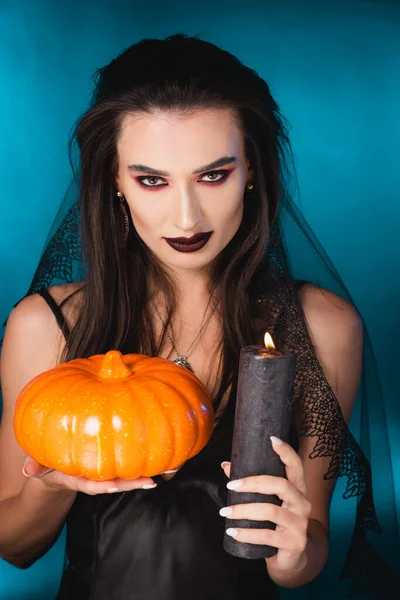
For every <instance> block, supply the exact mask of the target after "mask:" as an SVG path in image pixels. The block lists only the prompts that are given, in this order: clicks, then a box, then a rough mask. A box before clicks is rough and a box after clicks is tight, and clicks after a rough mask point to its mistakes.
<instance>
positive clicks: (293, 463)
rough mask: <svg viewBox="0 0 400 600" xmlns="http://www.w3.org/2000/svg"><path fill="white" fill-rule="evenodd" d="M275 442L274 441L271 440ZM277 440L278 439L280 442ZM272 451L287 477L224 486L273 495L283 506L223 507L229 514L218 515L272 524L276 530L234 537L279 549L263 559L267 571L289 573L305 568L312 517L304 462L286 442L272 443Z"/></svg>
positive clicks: (251, 479) (245, 480) (246, 532)
mask: <svg viewBox="0 0 400 600" xmlns="http://www.w3.org/2000/svg"><path fill="white" fill-rule="evenodd" d="M274 439H277V438H274ZM279 441H280V440H279ZM272 447H273V449H274V450H275V452H276V453H277V454H278V455H279V456H280V458H281V460H282V462H283V463H284V464H285V470H286V476H287V479H285V478H284V477H275V476H272V475H257V476H255V477H246V478H243V479H242V480H240V481H242V484H241V485H240V486H239V487H235V486H234V485H232V484H234V483H236V482H233V481H231V482H229V483H228V484H227V487H228V488H229V489H234V490H235V492H258V493H259V494H276V495H277V496H278V497H279V498H280V499H281V500H282V501H283V504H282V506H276V505H275V504H269V503H266V502H264V503H262V502H260V503H254V504H253V503H251V504H236V505H234V506H230V507H225V508H230V509H232V511H231V513H230V514H229V515H228V514H226V512H227V511H225V510H224V509H221V511H220V514H221V516H226V517H227V518H228V519H249V520H255V521H271V522H273V523H276V529H275V530H273V529H236V530H233V533H235V531H236V532H237V534H236V535H234V536H233V537H234V538H235V540H238V541H239V542H247V543H249V544H267V545H268V546H273V547H275V548H278V552H277V553H276V554H275V555H274V556H271V557H269V558H266V559H265V561H266V563H267V569H268V570H269V569H272V570H273V571H274V572H277V571H279V572H282V573H288V572H291V571H294V570H297V569H299V568H301V567H302V565H303V564H304V565H305V561H306V552H305V550H306V546H307V529H308V519H309V516H310V514H311V503H310V501H309V500H308V499H307V489H306V483H305V479H304V470H303V463H302V461H301V458H300V456H299V455H298V454H297V453H296V451H295V450H294V449H293V448H292V447H291V446H290V445H289V444H286V443H285V442H282V443H281V444H278V443H273V444H272ZM221 466H222V468H223V469H224V472H225V475H226V476H227V477H229V476H230V469H231V465H230V463H229V462H224V463H222V465H221Z"/></svg>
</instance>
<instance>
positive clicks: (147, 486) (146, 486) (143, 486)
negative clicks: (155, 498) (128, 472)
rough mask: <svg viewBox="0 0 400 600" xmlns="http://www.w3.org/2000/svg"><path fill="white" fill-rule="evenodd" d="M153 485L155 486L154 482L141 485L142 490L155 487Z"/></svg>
mask: <svg viewBox="0 0 400 600" xmlns="http://www.w3.org/2000/svg"><path fill="white" fill-rule="evenodd" d="M155 487H157V484H156V483H153V484H151V485H142V489H143V490H151V489H152V488H155Z"/></svg>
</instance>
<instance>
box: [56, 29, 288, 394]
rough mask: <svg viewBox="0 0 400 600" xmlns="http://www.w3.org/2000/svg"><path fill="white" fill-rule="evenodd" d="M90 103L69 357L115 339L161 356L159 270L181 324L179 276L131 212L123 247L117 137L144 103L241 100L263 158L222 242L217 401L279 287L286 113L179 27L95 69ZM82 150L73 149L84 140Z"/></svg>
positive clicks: (249, 74)
mask: <svg viewBox="0 0 400 600" xmlns="http://www.w3.org/2000/svg"><path fill="white" fill-rule="evenodd" d="M95 84H96V85H95V90H94V94H93V97H92V102H91V106H90V108H89V110H88V111H87V112H86V113H85V114H84V115H83V116H82V117H81V118H80V119H79V121H78V122H77V125H76V128H75V130H74V133H73V137H72V138H71V141H70V146H69V152H70V160H71V164H72V167H73V169H74V172H75V175H76V178H77V180H78V184H79V191H80V195H79V200H80V207H81V234H82V242H83V251H84V266H85V278H84V284H85V285H84V294H83V301H82V305H81V310H80V314H79V316H78V318H77V320H76V322H75V324H74V327H73V329H72V331H71V335H70V336H69V339H68V341H67V345H66V347H65V350H64V353H63V360H71V359H73V358H76V357H84V356H86V357H87V356H90V355H92V354H97V353H104V352H106V351H107V350H110V349H120V350H121V351H122V352H127V351H129V352H139V353H142V354H148V355H150V356H154V355H157V353H158V351H159V349H160V348H161V346H162V343H163V340H164V335H165V330H164V331H163V335H162V338H161V340H156V339H155V333H154V331H153V328H152V320H151V318H150V312H149V310H150V309H149V275H151V277H152V280H153V281H156V282H157V288H158V289H159V290H162V292H163V294H164V296H165V299H166V305H167V309H168V321H167V326H168V325H169V323H170V321H171V319H172V316H173V314H174V310H175V307H176V300H175V298H176V295H175V294H176V290H175V286H174V282H173V281H172V280H171V278H170V277H169V276H168V274H167V273H166V272H165V270H164V269H163V268H162V265H161V264H160V263H159V261H158V260H157V258H156V257H155V256H154V255H153V253H151V252H150V250H149V249H148V248H147V247H146V245H145V244H144V243H143V242H142V240H141V238H140V237H139V236H138V234H137V233H136V230H135V228H134V225H133V223H132V221H131V219H130V217H129V221H130V234H129V237H128V240H127V244H126V245H125V246H122V245H121V243H120V241H121V238H122V235H123V230H122V229H123V219H122V218H121V214H120V210H119V206H118V202H117V197H116V191H117V190H116V187H115V180H116V174H117V170H118V156H117V148H116V143H117V139H118V136H119V132H120V127H121V122H122V119H123V117H124V116H125V115H126V114H129V113H132V112H137V111H140V112H144V113H146V112H147V113H148V112H151V111H154V110H155V109H161V110H166V111H172V110H173V111H179V113H181V114H182V113H191V112H192V111H193V110H196V109H202V108H230V109H232V111H233V114H234V116H235V119H236V122H237V124H238V125H239V127H240V129H241V131H242V132H243V134H244V140H245V152H246V156H247V158H248V159H249V160H250V163H251V165H252V168H253V172H254V177H253V182H254V191H252V192H246V194H250V193H251V201H247V202H246V194H245V198H244V211H243V219H242V223H241V225H240V227H239V230H238V231H237V233H236V235H235V236H234V238H233V239H232V240H231V242H230V243H229V244H228V245H227V247H226V248H225V249H224V250H223V251H222V252H221V253H220V255H219V256H218V257H217V260H216V261H215V267H214V268H213V273H212V277H211V281H210V294H212V293H213V291H214V290H215V288H216V286H217V284H218V287H219V289H220V290H221V291H222V294H223V295H222V305H221V308H222V315H223V322H222V342H221V364H220V367H221V373H222V376H221V381H220V384H219V389H218V390H217V391H216V394H215V400H216V404H218V403H219V400H220V399H221V398H222V396H223V394H224V392H225V390H226V389H227V387H228V386H229V384H230V383H231V382H233V383H235V372H236V367H237V363H238V358H239V351H240V348H241V347H242V346H244V345H248V344H252V343H255V336H256V331H255V327H254V322H253V315H254V314H255V310H256V307H255V300H256V298H257V295H258V294H259V293H262V292H263V291H265V290H267V288H268V276H269V273H270V269H271V265H270V262H269V259H268V256H267V252H266V249H267V244H268V239H269V234H270V231H271V228H272V226H273V224H274V222H275V219H276V218H277V214H278V207H279V202H280V201H281V199H282V198H284V197H285V195H286V194H288V190H287V187H286V186H285V181H286V175H287V174H288V173H291V174H292V175H293V173H294V171H293V168H292V167H291V169H292V170H291V171H290V169H289V167H288V165H289V162H288V159H291V163H290V164H291V165H294V161H293V160H292V150H291V146H290V142H289V139H288V135H287V126H286V120H285V119H284V117H283V116H282V115H281V114H280V112H279V108H278V105H277V103H276V102H275V100H274V99H273V97H272V95H271V93H270V90H269V87H268V85H267V83H266V82H265V81H264V80H263V79H262V78H260V77H259V76H258V75H257V73H256V72H255V71H254V70H252V69H250V68H248V67H246V66H245V65H243V64H242V63H241V62H240V61H239V60H238V59H237V58H236V57H234V56H233V55H232V54H230V53H229V52H227V51H225V50H222V49H220V48H218V47H217V46H215V45H214V44H211V43H209V42H206V41H202V40H200V39H198V37H197V36H194V37H190V36H187V35H184V34H177V35H172V36H170V37H167V38H166V39H162V40H158V39H144V40H141V41H140V42H139V43H137V44H134V45H133V46H131V47H129V48H128V49H127V50H125V51H124V52H122V53H121V54H120V55H119V56H118V57H117V58H116V59H115V60H113V61H112V62H111V63H110V64H108V65H107V66H105V67H103V68H101V69H99V70H98V71H96V73H95ZM75 143H76V144H77V147H78V155H79V159H78V161H77V164H75V163H74V159H73V154H74V152H73V148H74V144H75Z"/></svg>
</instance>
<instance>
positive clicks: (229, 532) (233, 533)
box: [226, 527, 238, 537]
mask: <svg viewBox="0 0 400 600" xmlns="http://www.w3.org/2000/svg"><path fill="white" fill-rule="evenodd" d="M237 534H238V530H237V529H233V527H229V529H227V530H226V535H230V536H232V537H236V536H237Z"/></svg>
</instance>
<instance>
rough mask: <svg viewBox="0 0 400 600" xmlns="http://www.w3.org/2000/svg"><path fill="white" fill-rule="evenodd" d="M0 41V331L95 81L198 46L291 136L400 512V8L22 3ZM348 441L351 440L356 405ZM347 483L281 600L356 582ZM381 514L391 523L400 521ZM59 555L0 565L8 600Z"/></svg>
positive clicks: (34, 593)
mask: <svg viewBox="0 0 400 600" xmlns="http://www.w3.org/2000/svg"><path fill="white" fill-rule="evenodd" d="M0 27H1V35H0V40H1V41H0V44H1V55H2V59H3V60H2V62H1V63H0V72H1V81H2V86H1V92H0V111H1V115H2V119H1V135H0V156H1V161H0V177H1V189H2V190H3V194H2V199H1V205H0V227H1V235H0V285H1V288H0V289H1V295H0V318H1V319H3V320H4V318H5V317H6V315H7V314H8V313H9V311H10V310H11V308H12V305H13V304H14V303H15V302H16V301H17V300H18V299H19V298H20V297H22V296H23V295H24V294H25V293H26V291H27V288H28V285H29V283H30V280H31V277H32V275H33V273H34V270H35V267H36V266H37V262H38V260H39V258H40V254H41V251H42V248H43V244H44V242H45V240H46V236H47V234H48V231H49V228H50V226H51V224H52V221H53V219H54V217H55V215H56V213H57V210H58V208H59V205H60V202H61V199H62V197H63V194H64V193H65V191H66V188H67V186H68V184H69V182H70V178H71V173H70V167H69V163H68V159H67V139H68V136H69V133H70V129H71V128H72V126H73V124H74V121H75V120H76V118H77V117H78V115H79V114H81V113H82V112H83V111H84V110H85V108H86V107H87V104H88V101H89V95H90V92H91V90H92V82H91V76H92V74H93V72H94V70H95V69H96V68H97V67H99V66H103V65H104V64H106V63H107V62H109V61H110V60H111V59H112V58H113V57H114V56H115V55H117V54H118V53H119V52H121V51H122V50H123V49H125V48H126V47H128V46H129V45H131V44H132V43H134V42H136V41H138V40H139V39H141V38H143V37H164V36H166V35H170V34H172V33H177V32H184V33H187V34H190V35H194V34H199V35H200V37H201V38H203V39H206V40H208V41H211V42H213V43H215V44H217V45H219V46H221V47H223V48H225V49H227V50H229V51H231V52H233V53H234V54H236V55H237V56H238V57H239V58H240V59H241V60H242V61H244V62H245V63H246V64H247V65H249V66H251V67H252V68H255V69H256V71H257V72H258V73H259V74H260V75H261V76H262V77H264V78H265V79H266V80H267V81H268V83H269V85H270V87H271V90H272V93H273V95H274V96H275V98H276V99H277V101H278V103H279V105H280V107H281V109H282V111H283V114H284V115H285V116H286V117H287V118H288V119H289V121H290V122H291V124H292V130H291V140H292V143H293V147H294V151H295V157H296V165H297V170H298V178H299V183H300V190H301V198H300V207H301V209H302V211H303V213H304V215H305V216H306V218H307V219H308V220H309V222H310V224H311V226H312V227H313V229H314V231H315V233H316V234H317V236H318V237H319V239H320V241H321V242H322V244H323V245H324V247H325V249H326V250H327V252H328V254H329V255H330V257H331V258H332V260H333V262H334V263H335V265H336V267H337V269H338V271H339V272H340V274H341V276H342V278H343V280H344V282H345V283H346V285H347V286H348V288H349V290H350V292H351V294H352V296H353V299H354V301H355V303H356V305H357V307H358V308H359V310H360V312H361V314H362V316H363V318H364V321H365V323H366V324H367V326H368V329H369V331H370V334H371V336H372V339H373V342H374V347H375V350H376V354H377V358H378V364H379V368H380V372H381V375H382V386H383V392H384V406H380V407H376V410H378V411H382V412H383V413H384V414H385V415H386V418H387V422H388V428H389V429H388V433H389V438H388V439H389V443H390V451H391V454H392V461H393V472H394V482H395V488H396V493H397V498H399V495H400V441H399V440H400V435H399V434H400V403H399V401H398V397H399V396H398V387H397V381H398V372H397V368H398V367H397V365H398V363H399V360H400V352H399V343H398V335H399V331H400V328H399V317H398V307H399V300H400V277H398V276H397V273H398V269H399V262H400V261H399V257H400V252H399V245H400V242H399V237H400V236H399V234H398V230H399V226H400V218H399V217H400V203H399V192H398V190H399V188H400V175H399V168H398V152H397V149H398V145H399V142H400V121H399V109H398V107H399V106H400V77H399V75H400V73H399V71H400V63H399V55H400V42H399V39H400V7H399V4H398V3H397V2H394V1H393V2H390V1H386V2H384V1H375V2H374V1H361V0H360V1H347V2H330V1H327V2H304V1H303V2H295V1H292V2H289V1H288V0H281V1H279V2H268V1H266V0H264V1H263V2H254V1H253V2H252V1H247V2H235V1H234V0H230V1H222V2H218V4H217V5H215V4H214V3H213V2H211V1H209V0H202V2H201V3H196V5H194V4H191V5H190V4H187V5H181V4H180V3H178V2H175V3H174V4H173V5H172V6H171V5H170V4H169V3H168V5H167V4H166V3H163V2H161V1H160V2H154V1H153V2H152V3H143V2H124V1H122V0H113V1H112V2H111V1H106V0H102V1H99V0H97V1H93V2H90V1H82V0H79V1H76V0H68V1H67V0H64V2H51V1H44V0H35V2H31V1H29V0H26V1H23V0H19V1H18V0H13V1H12V2H11V1H10V2H9V3H7V2H4V1H3V2H2V3H1V12H0ZM371 410H372V412H373V410H374V409H373V407H372V409H371ZM351 428H352V431H353V433H354V435H355V437H356V439H358V432H359V413H358V405H357V404H356V405H355V408H354V411H353V415H352V420H351ZM371 434H372V448H371V451H372V456H371V461H372V468H373V479H374V483H375V486H376V488H377V492H376V497H375V499H376V504H377V510H378V517H379V518H380V520H381V521H382V524H383V525H384V522H385V511H388V510H391V508H390V507H388V506H386V505H385V490H386V489H389V487H390V485H391V483H390V478H391V472H390V465H387V464H386V465H382V464H381V463H380V462H379V459H380V453H379V448H381V447H382V444H385V443H386V430H384V428H382V426H381V427H380V428H379V429H378V428H375V430H374V429H373V430H372V432H371ZM396 471H397V473H396ZM343 484H344V482H342V481H341V480H339V482H338V485H337V487H336V490H335V493H334V498H333V503H332V510H331V522H332V540H331V543H332V553H331V558H330V561H329V563H328V565H327V567H326V568H325V569H324V572H323V574H322V575H321V576H320V577H318V578H317V579H316V580H315V581H314V582H312V583H311V584H310V585H308V586H305V587H304V588H302V589H294V590H282V597H283V598H291V597H293V598H320V597H321V595H322V594H323V595H324V598H325V599H330V598H332V600H333V599H335V600H337V598H341V597H344V595H345V590H346V589H347V587H348V583H347V582H342V583H341V584H335V586H336V587H334V586H333V582H334V581H335V580H336V578H337V574H338V570H339V568H340V565H341V562H342V560H343V557H344V551H345V547H346V546H347V545H348V543H349V536H350V533H351V527H352V523H353V520H354V507H355V503H354V501H353V500H347V501H344V500H341V498H340V494H341V492H342V491H343ZM398 504H399V503H398ZM386 516H387V517H388V522H389V521H390V522H391V523H396V520H395V518H394V515H393V514H392V515H389V514H386ZM64 543H65V531H64V533H63V534H62V536H61V537H60V539H59V540H58V542H57V544H56V545H55V546H54V547H53V548H52V550H51V551H49V552H48V553H47V555H46V556H45V557H43V558H42V559H41V560H40V561H38V562H37V563H35V565H33V566H32V567H31V568H30V569H29V570H26V571H20V570H17V569H15V568H14V567H12V566H10V565H9V564H8V563H6V562H4V561H1V560H0V597H1V598H5V599H6V600H28V599H29V600H34V599H37V600H39V599H40V600H46V599H49V600H50V599H52V598H54V597H55V595H56V591H57V589H58V585H59V580H60V576H61V572H62V567H63V559H64ZM389 545H390V544H389ZM395 550H397V548H396V549H395ZM386 551H387V552H389V551H388V549H387V548H386ZM397 558H398V557H397ZM389 559H391V560H392V561H394V560H395V559H396V556H394V555H393V554H392V555H391V556H390V557H389Z"/></svg>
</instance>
